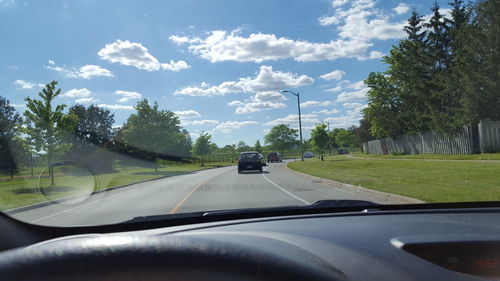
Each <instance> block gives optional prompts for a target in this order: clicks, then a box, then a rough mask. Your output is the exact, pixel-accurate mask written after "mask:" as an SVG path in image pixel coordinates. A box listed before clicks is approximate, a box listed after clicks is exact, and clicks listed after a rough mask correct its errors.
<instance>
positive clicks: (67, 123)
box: [24, 81, 78, 184]
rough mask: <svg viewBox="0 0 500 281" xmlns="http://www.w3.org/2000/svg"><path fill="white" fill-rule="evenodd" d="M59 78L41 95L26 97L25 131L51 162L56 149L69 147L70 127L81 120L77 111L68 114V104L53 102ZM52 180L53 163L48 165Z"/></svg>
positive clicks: (35, 147) (57, 90) (32, 144)
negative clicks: (66, 109)
mask: <svg viewBox="0 0 500 281" xmlns="http://www.w3.org/2000/svg"><path fill="white" fill-rule="evenodd" d="M56 85H57V82H56V81H52V82H50V83H48V84H47V85H45V88H43V89H42V91H41V92H39V93H38V96H39V97H40V99H32V98H29V97H28V98H26V99H25V100H26V107H27V110H26V111H25V112H24V116H25V118H26V127H25V130H24V132H25V133H26V134H27V136H28V141H29V143H30V145H31V146H32V147H33V148H34V149H35V150H37V151H43V152H45V153H46V154H47V160H48V163H49V164H50V163H52V161H53V160H54V158H55V154H56V153H57V152H62V151H61V150H67V148H68V146H65V145H64V144H65V141H68V139H69V136H70V134H71V131H72V130H73V128H74V127H75V125H76V123H77V122H78V120H77V117H76V116H75V115H74V114H65V113H64V109H65V108H66V105H64V104H60V105H56V106H55V107H54V106H53V102H54V99H55V98H56V97H57V96H59V94H61V89H56ZM49 173H50V174H51V179H52V180H51V183H52V184H54V177H53V172H52V166H49Z"/></svg>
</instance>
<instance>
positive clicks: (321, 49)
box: [169, 29, 372, 63]
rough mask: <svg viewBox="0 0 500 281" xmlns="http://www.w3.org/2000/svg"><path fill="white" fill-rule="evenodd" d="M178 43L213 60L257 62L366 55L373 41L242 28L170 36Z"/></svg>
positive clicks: (328, 58) (316, 59)
mask: <svg viewBox="0 0 500 281" xmlns="http://www.w3.org/2000/svg"><path fill="white" fill-rule="evenodd" d="M169 39H170V40H171V41H173V42H174V43H176V44H179V45H183V44H186V45H188V50H189V51H190V52H191V53H193V54H196V55H198V56H200V57H201V58H204V59H206V60H209V61H210V62H221V61H237V62H255V63H261V62H263V61H276V60H280V59H293V60H295V61H299V62H305V61H321V60H336V59H339V58H358V59H362V58H365V57H366V55H365V54H366V51H367V50H368V48H370V47H371V46H372V44H371V43H368V42H364V41H359V40H350V39H349V40H345V39H342V38H339V39H337V40H331V41H330V42H326V43H314V42H308V41H296V40H292V39H289V38H286V37H277V36H276V35H274V34H263V33H252V34H250V35H249V36H248V37H245V36H242V35H240V30H239V29H237V30H233V31H232V32H227V31H224V30H216V31H212V32H209V33H208V35H207V36H206V38H199V37H186V36H175V35H174V36H170V37H169Z"/></svg>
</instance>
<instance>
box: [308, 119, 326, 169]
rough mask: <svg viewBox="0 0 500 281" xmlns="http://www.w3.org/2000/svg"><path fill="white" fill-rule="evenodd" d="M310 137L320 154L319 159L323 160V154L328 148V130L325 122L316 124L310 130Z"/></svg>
mask: <svg viewBox="0 0 500 281" xmlns="http://www.w3.org/2000/svg"><path fill="white" fill-rule="evenodd" d="M311 139H312V142H313V145H314V148H315V149H316V151H317V152H318V153H319V154H320V157H321V161H323V160H324V159H323V154H324V153H325V151H326V150H327V149H328V146H329V143H328V139H329V138H328V132H327V130H326V124H318V125H316V127H314V129H313V130H312V131H311Z"/></svg>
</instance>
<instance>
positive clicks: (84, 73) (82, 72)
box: [45, 60, 114, 79]
mask: <svg viewBox="0 0 500 281" xmlns="http://www.w3.org/2000/svg"><path fill="white" fill-rule="evenodd" d="M45 68H47V69H50V70H53V71H56V72H59V73H61V74H62V75H64V76H65V77H68V78H83V79H90V78H92V77H95V76H104V77H114V76H113V73H112V72H111V71H109V70H107V69H106V68H103V67H100V66H98V65H93V64H87V65H84V66H82V67H79V68H77V67H71V68H68V67H63V66H56V65H55V62H54V61H53V60H49V65H46V66H45Z"/></svg>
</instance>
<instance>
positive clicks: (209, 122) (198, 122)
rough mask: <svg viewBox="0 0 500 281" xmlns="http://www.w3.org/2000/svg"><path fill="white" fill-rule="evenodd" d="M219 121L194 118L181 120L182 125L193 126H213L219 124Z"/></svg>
mask: <svg viewBox="0 0 500 281" xmlns="http://www.w3.org/2000/svg"><path fill="white" fill-rule="evenodd" d="M219 124H220V122H219V121H217V120H208V119H207V120H205V119H204V120H194V121H186V120H182V125H194V126H215V125H219Z"/></svg>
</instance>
